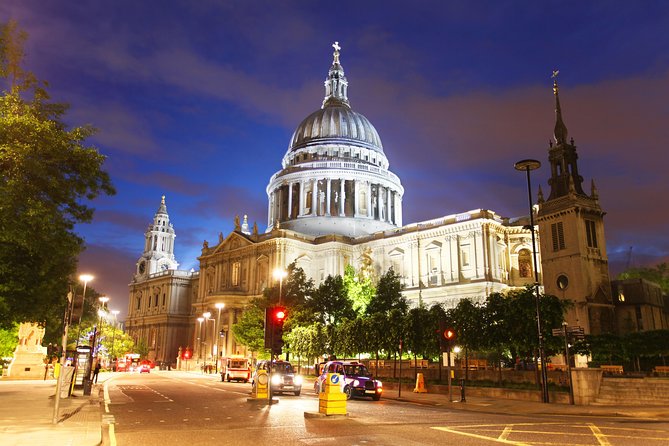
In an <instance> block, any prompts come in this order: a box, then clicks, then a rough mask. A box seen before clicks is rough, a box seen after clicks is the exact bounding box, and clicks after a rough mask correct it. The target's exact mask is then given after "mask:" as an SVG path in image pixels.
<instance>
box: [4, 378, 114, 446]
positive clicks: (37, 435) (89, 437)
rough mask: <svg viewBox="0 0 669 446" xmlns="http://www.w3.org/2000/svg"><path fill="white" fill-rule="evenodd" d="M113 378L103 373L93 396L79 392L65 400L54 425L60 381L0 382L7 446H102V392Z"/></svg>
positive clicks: (93, 391) (5, 443) (61, 402)
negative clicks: (103, 387)
mask: <svg viewBox="0 0 669 446" xmlns="http://www.w3.org/2000/svg"><path fill="white" fill-rule="evenodd" d="M108 377H109V374H104V373H100V376H99V379H98V384H94V385H93V389H92V391H91V395H90V396H83V395H82V391H81V390H75V391H74V393H73V395H72V396H70V397H69V398H61V400H60V407H59V414H58V415H59V416H58V420H59V422H58V424H53V423H52V421H53V415H54V394H55V393H56V380H54V379H51V380H46V381H40V380H11V379H0V402H1V404H0V438H2V441H1V442H0V443H2V445H3V446H9V445H49V444H54V445H58V446H63V445H73V446H89V445H90V446H94V445H99V444H101V443H102V434H101V432H102V430H101V424H102V410H101V407H100V399H101V397H102V396H101V395H100V392H101V390H102V383H103V382H104V380H105V379H106V378H108Z"/></svg>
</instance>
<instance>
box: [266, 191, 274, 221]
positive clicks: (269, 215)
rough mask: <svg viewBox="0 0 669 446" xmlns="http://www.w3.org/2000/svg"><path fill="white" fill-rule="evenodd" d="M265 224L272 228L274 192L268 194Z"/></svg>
mask: <svg viewBox="0 0 669 446" xmlns="http://www.w3.org/2000/svg"><path fill="white" fill-rule="evenodd" d="M267 201H268V202H269V203H267V224H268V225H269V226H274V192H273V191H272V192H270V193H269V200H267Z"/></svg>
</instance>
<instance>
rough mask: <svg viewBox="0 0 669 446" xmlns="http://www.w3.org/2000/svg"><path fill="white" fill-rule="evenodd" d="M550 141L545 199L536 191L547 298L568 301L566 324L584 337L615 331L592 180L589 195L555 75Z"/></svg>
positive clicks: (601, 226)
mask: <svg viewBox="0 0 669 446" xmlns="http://www.w3.org/2000/svg"><path fill="white" fill-rule="evenodd" d="M553 79H554V81H553V92H554V95H555V129H554V132H553V137H554V142H553V141H551V142H550V144H549V149H548V161H549V163H550V169H551V172H550V175H551V176H550V179H549V180H548V185H549V186H550V195H549V196H548V199H546V200H544V197H543V193H542V191H541V188H539V200H538V204H539V210H538V213H537V224H538V226H539V239H540V246H541V266H542V270H543V274H544V288H545V292H546V293H547V294H552V295H555V296H557V297H559V298H561V299H564V300H570V301H572V303H573V306H572V307H571V308H570V309H569V310H568V312H567V316H566V319H567V323H568V324H569V325H572V326H581V327H583V328H584V330H585V332H586V333H589V334H601V333H607V332H613V331H614V321H615V318H614V307H613V303H612V298H611V283H610V279H609V264H608V257H607V254H606V244H605V239H604V214H605V212H604V211H602V208H601V207H600V205H599V196H598V194H597V189H596V188H595V183H594V180H593V181H592V185H591V191H590V194H589V195H588V194H586V193H585V192H584V191H583V187H582V183H583V177H582V176H581V175H580V174H579V171H578V155H577V153H576V145H575V144H574V139H573V138H571V139H568V132H567V126H566V125H565V124H564V121H563V119H562V110H561V108H560V96H559V89H558V83H557V71H556V72H554V74H553Z"/></svg>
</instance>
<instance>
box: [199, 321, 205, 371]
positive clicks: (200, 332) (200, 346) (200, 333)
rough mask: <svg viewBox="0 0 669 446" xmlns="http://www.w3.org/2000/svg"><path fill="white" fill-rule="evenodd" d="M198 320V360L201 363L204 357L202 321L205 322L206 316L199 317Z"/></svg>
mask: <svg viewBox="0 0 669 446" xmlns="http://www.w3.org/2000/svg"><path fill="white" fill-rule="evenodd" d="M197 321H198V322H199V323H200V331H199V332H198V334H197V362H198V364H199V363H200V358H201V357H202V322H204V318H203V317H199V318H197Z"/></svg>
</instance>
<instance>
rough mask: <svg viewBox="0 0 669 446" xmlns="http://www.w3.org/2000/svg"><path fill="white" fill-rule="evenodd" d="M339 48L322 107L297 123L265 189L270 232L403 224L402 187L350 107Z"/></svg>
mask: <svg viewBox="0 0 669 446" xmlns="http://www.w3.org/2000/svg"><path fill="white" fill-rule="evenodd" d="M333 48H334V49H335V51H334V53H333V54H332V55H333V57H334V59H333V61H332V65H331V66H330V69H329V70H328V77H327V78H326V79H325V98H324V99H323V103H322V105H321V108H320V109H319V110H316V111H315V112H313V113H311V114H310V115H309V116H307V117H306V118H305V119H304V120H302V122H301V123H300V125H298V126H297V129H296V130H295V132H294V133H293V137H292V138H291V140H290V144H289V146H288V151H287V152H286V154H285V155H284V157H283V160H282V163H281V164H282V169H281V170H279V171H278V172H276V173H275V174H274V175H272V178H270V181H269V184H268V186H267V197H268V200H269V212H268V216H267V220H268V222H267V231H268V232H270V231H272V230H273V229H278V228H283V229H288V230H292V231H295V232H299V233H302V234H307V235H312V236H321V235H326V234H336V235H344V236H348V237H357V236H361V235H367V234H371V233H374V232H378V231H385V230H389V229H393V228H397V227H400V226H402V195H403V194H404V188H403V187H402V184H401V182H400V179H399V178H398V177H397V175H395V174H394V173H392V172H391V171H390V170H389V163H388V158H387V157H386V155H385V153H384V150H383V145H382V144H381V138H379V134H378V132H377V131H376V129H375V128H374V126H373V125H372V124H371V123H370V122H369V120H368V119H367V118H366V117H364V116H363V115H362V114H360V113H357V112H355V111H353V110H352V109H351V105H350V104H349V100H348V80H347V79H346V76H345V75H344V68H343V67H342V66H341V64H340V63H339V50H340V47H339V44H338V43H337V42H335V44H334V45H333Z"/></svg>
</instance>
